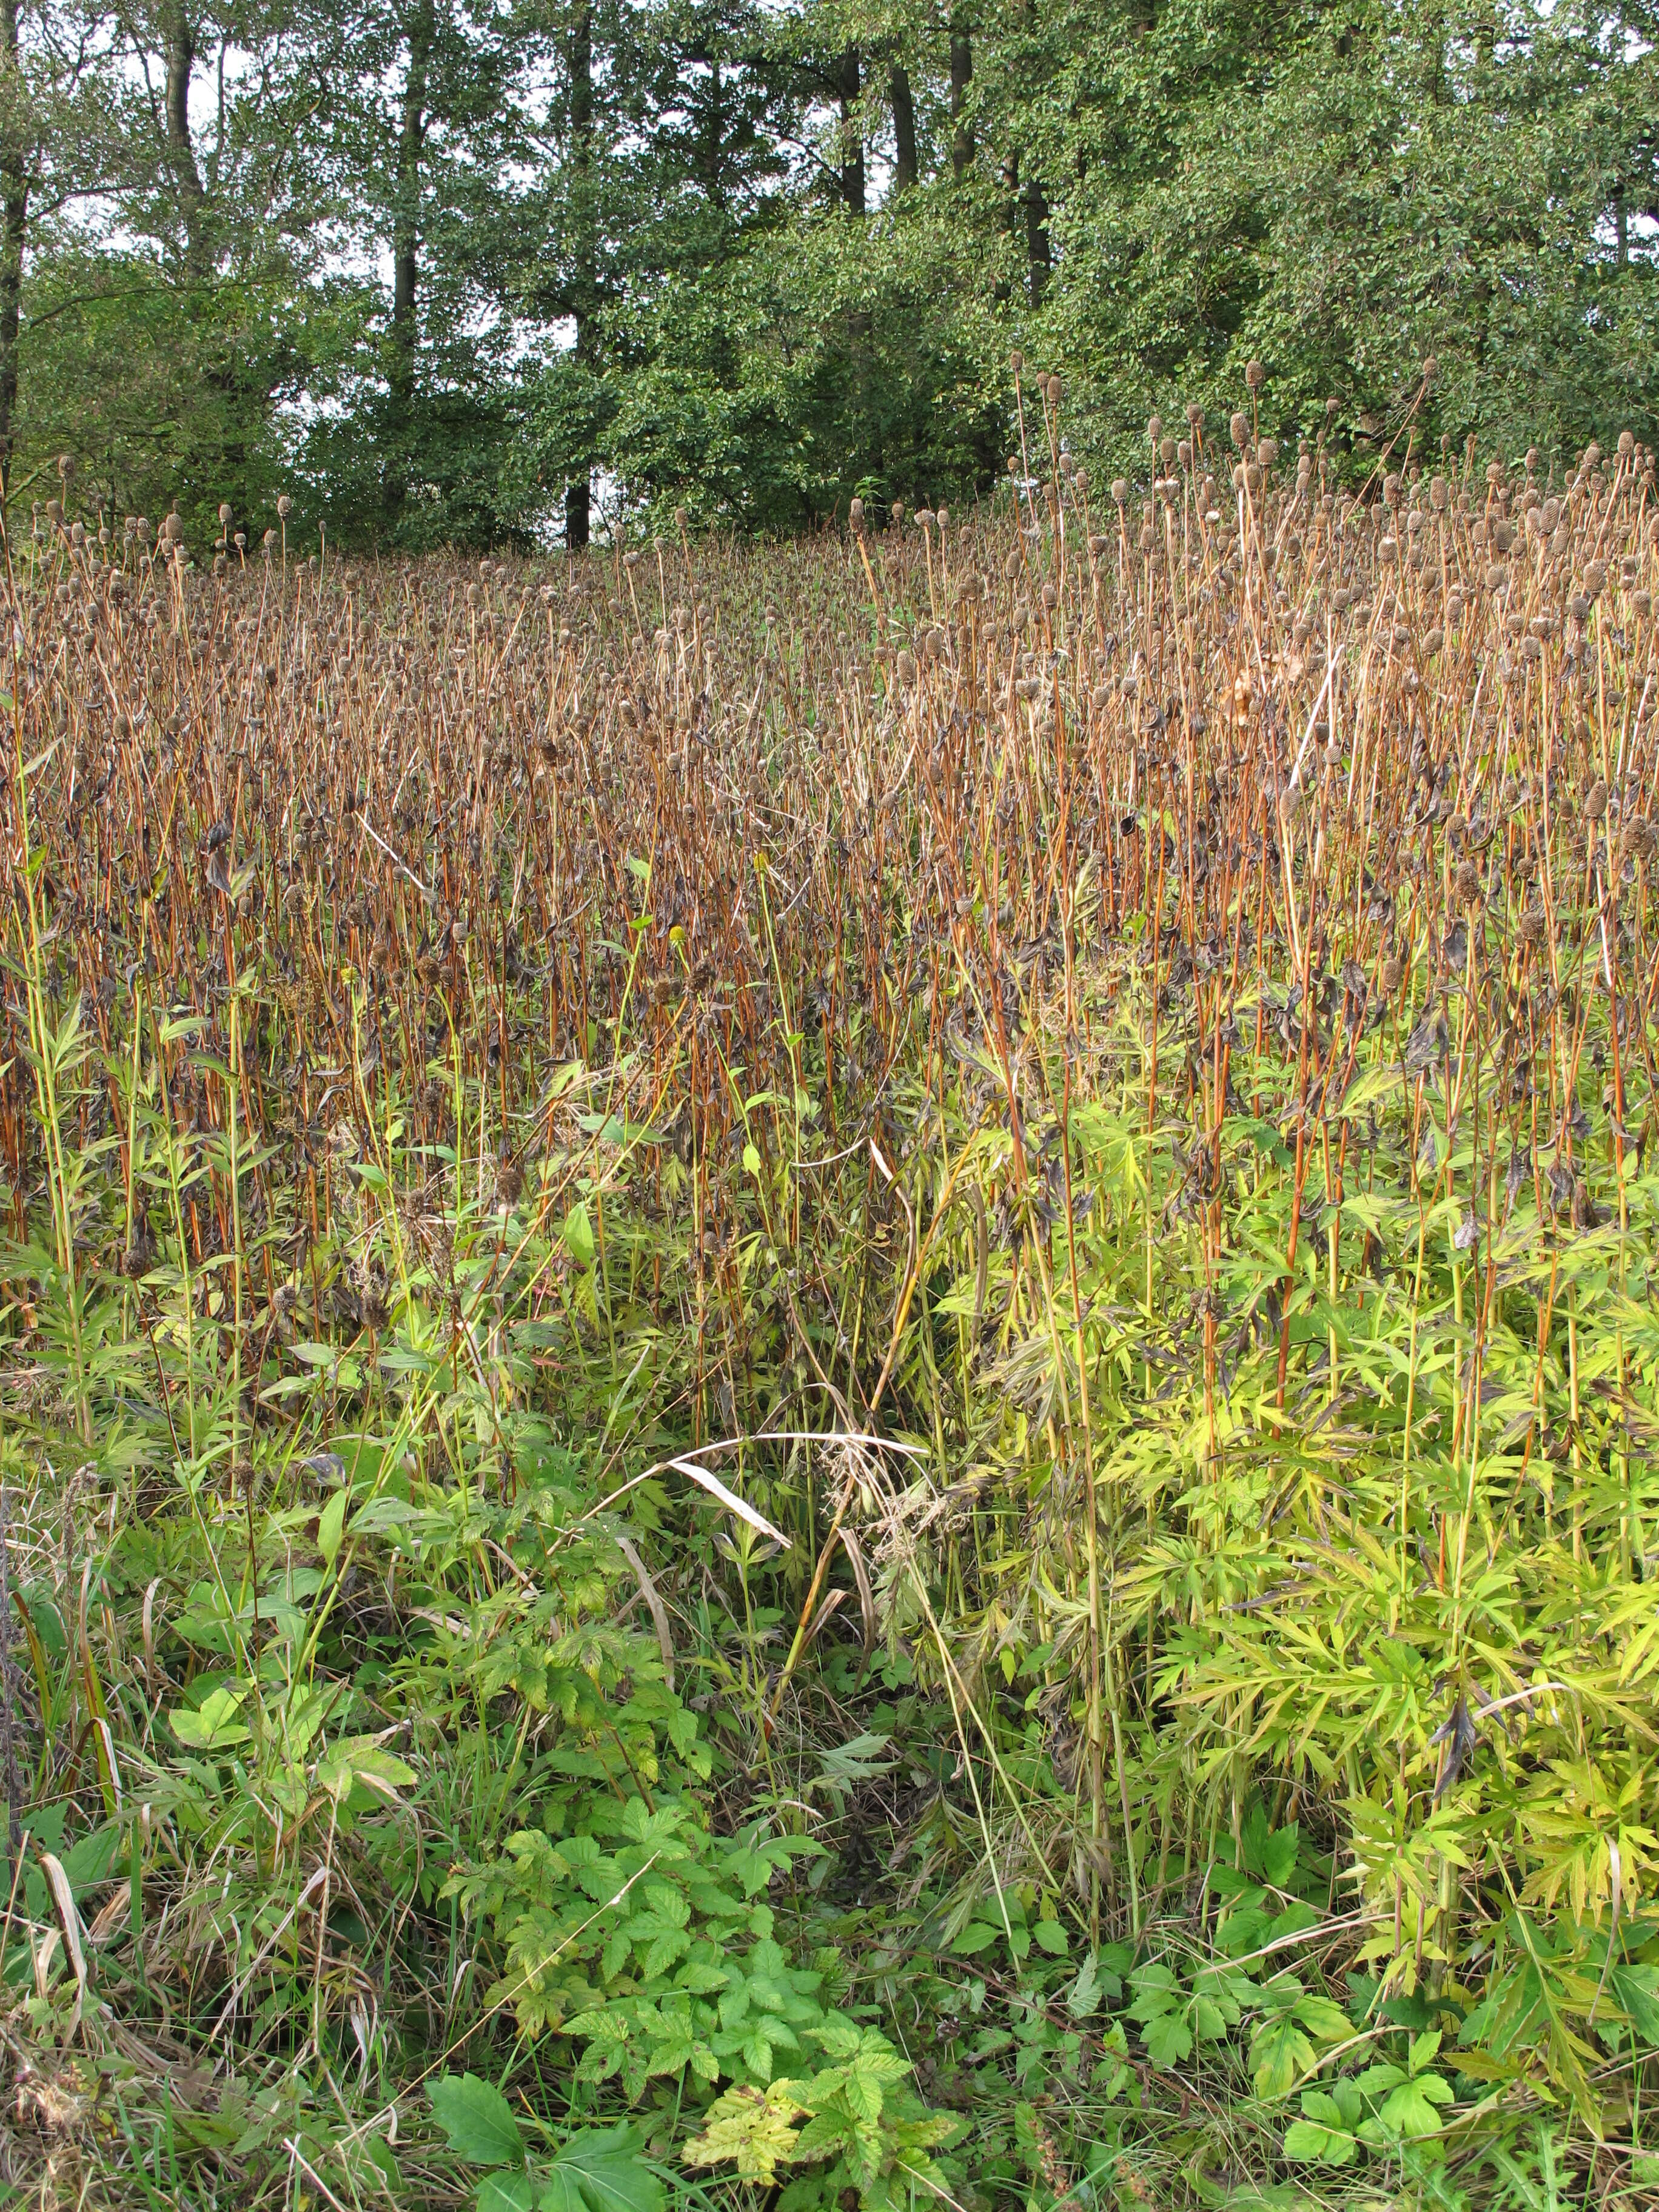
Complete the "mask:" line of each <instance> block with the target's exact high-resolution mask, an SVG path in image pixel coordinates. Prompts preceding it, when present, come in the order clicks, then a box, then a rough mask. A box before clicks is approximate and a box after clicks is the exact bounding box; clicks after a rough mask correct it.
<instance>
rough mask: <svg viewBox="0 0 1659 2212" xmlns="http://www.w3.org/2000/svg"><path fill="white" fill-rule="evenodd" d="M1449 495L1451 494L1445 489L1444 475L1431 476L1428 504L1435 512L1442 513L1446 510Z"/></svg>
mask: <svg viewBox="0 0 1659 2212" xmlns="http://www.w3.org/2000/svg"><path fill="white" fill-rule="evenodd" d="M1450 497H1451V494H1450V492H1449V489H1447V484H1446V479H1445V478H1444V477H1430V479H1429V505H1430V506H1431V507H1432V508H1433V509H1434V511H1435V513H1437V514H1443V513H1445V512H1446V507H1447V503H1448V501H1449V499H1450Z"/></svg>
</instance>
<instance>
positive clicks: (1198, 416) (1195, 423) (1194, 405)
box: [1187, 399, 1204, 436]
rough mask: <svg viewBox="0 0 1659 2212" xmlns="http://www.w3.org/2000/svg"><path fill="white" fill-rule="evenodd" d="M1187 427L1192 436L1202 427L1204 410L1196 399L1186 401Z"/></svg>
mask: <svg viewBox="0 0 1659 2212" xmlns="http://www.w3.org/2000/svg"><path fill="white" fill-rule="evenodd" d="M1187 427H1188V429H1189V430H1190V431H1192V433H1193V434H1194V436H1196V435H1197V434H1198V433H1199V431H1200V430H1201V429H1202V428H1204V410H1203V409H1202V408H1201V407H1200V405H1199V404H1198V402H1197V400H1196V399H1189V400H1188V402H1187Z"/></svg>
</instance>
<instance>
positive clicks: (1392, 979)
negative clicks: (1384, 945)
mask: <svg viewBox="0 0 1659 2212" xmlns="http://www.w3.org/2000/svg"><path fill="white" fill-rule="evenodd" d="M1405 980H1406V963H1405V962H1404V961H1403V960H1402V959H1401V957H1400V955H1399V954H1398V953H1397V952H1391V953H1389V957H1388V958H1387V959H1386V960H1385V961H1384V962H1383V996H1384V997H1385V998H1389V999H1391V998H1393V996H1394V994H1395V992H1396V991H1397V990H1398V989H1399V988H1400V986H1401V984H1402V983H1403V982H1404V981H1405Z"/></svg>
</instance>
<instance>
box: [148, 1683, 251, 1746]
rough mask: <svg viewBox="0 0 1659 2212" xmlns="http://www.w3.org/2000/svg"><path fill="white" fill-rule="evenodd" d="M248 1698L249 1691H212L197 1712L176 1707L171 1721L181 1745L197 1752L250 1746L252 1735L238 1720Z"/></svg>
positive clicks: (171, 1714) (170, 1715) (187, 1707)
mask: <svg viewBox="0 0 1659 2212" xmlns="http://www.w3.org/2000/svg"><path fill="white" fill-rule="evenodd" d="M246 1696H247V1692H246V1690H232V1689H223V1688H221V1689H217V1690H210V1692H208V1694H207V1696H206V1697H205V1698H204V1699H203V1700H202V1702H201V1704H200V1705H198V1706H197V1708H196V1709H195V1710H194V1711H191V1708H190V1707H189V1706H188V1705H174V1706H173V1708H172V1710H171V1711H169V1712H168V1714H167V1719H168V1721H169V1723H171V1725H172V1728H173V1734H174V1735H176V1736H177V1737H178V1739H179V1741H180V1743H187V1744H189V1745H190V1747H191V1749H192V1750H193V1751H223V1750H225V1749H227V1748H228V1747H229V1746H230V1745H232V1744H237V1743H246V1742H247V1741H248V1740H249V1738H250V1736H251V1735H252V1730H251V1729H247V1728H245V1727H244V1726H243V1724H242V1723H241V1722H240V1721H239V1720H238V1719H237V1717H236V1715H237V1713H238V1712H239V1711H240V1710H241V1707H242V1705H243V1702H244V1700H245V1699H246Z"/></svg>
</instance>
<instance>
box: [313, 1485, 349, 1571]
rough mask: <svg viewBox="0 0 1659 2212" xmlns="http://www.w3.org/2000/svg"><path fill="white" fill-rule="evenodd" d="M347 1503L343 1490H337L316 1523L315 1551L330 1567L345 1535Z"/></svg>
mask: <svg viewBox="0 0 1659 2212" xmlns="http://www.w3.org/2000/svg"><path fill="white" fill-rule="evenodd" d="M348 1503H349V1500H348V1498H347V1496H346V1493H345V1491H344V1489H343V1488H342V1489H339V1490H337V1491H336V1492H335V1493H334V1495H333V1496H332V1497H331V1498H330V1499H329V1501H328V1503H327V1504H326V1505H325V1506H324V1508H323V1510H322V1513H321V1516H319V1520H318V1522H317V1549H318V1550H319V1552H320V1553H322V1555H323V1558H324V1560H325V1563H326V1564H327V1565H329V1566H332V1565H334V1562H335V1560H336V1559H337V1557H338V1556H339V1551H340V1540H341V1538H342V1536H343V1534H345V1516H346V1506H347V1504H348Z"/></svg>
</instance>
